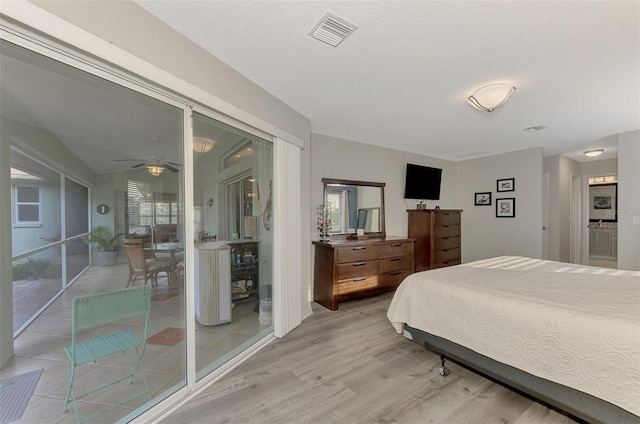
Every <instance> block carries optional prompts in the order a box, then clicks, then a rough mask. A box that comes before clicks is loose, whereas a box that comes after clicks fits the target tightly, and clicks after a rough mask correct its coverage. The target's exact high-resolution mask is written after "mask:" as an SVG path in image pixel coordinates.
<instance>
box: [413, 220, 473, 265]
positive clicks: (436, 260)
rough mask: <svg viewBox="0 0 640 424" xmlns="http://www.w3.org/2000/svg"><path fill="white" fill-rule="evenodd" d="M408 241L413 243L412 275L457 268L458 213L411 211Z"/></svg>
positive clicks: (459, 247) (459, 249)
mask: <svg viewBox="0 0 640 424" xmlns="http://www.w3.org/2000/svg"><path fill="white" fill-rule="evenodd" d="M407 212H408V213H409V237H411V238H413V239H415V262H416V272H418V271H425V270H428V269H434V268H442V267H445V266H451V265H458V264H459V263H460V261H461V254H462V247H461V240H460V239H461V235H462V232H461V228H462V227H461V219H460V218H461V216H462V210H459V209H411V210H408V211H407Z"/></svg>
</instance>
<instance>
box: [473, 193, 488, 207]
mask: <svg viewBox="0 0 640 424" xmlns="http://www.w3.org/2000/svg"><path fill="white" fill-rule="evenodd" d="M473 204H474V205H475V206H491V192H489V191H488V192H484V193H476V194H475V199H474V203H473Z"/></svg>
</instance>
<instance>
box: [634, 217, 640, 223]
mask: <svg viewBox="0 0 640 424" xmlns="http://www.w3.org/2000/svg"><path fill="white" fill-rule="evenodd" d="M633 224H634V225H640V216H634V217H633Z"/></svg>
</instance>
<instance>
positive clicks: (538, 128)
mask: <svg viewBox="0 0 640 424" xmlns="http://www.w3.org/2000/svg"><path fill="white" fill-rule="evenodd" d="M545 128H547V126H546V125H536V126H534V127H529V128H523V129H522V131H524V132H528V133H532V132H536V131H542V130H543V129H545Z"/></svg>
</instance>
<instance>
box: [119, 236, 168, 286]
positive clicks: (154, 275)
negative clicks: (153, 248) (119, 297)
mask: <svg viewBox="0 0 640 424" xmlns="http://www.w3.org/2000/svg"><path fill="white" fill-rule="evenodd" d="M124 249H125V251H126V252H127V259H128V261H129V281H128V282H127V287H129V286H130V285H132V284H135V282H136V280H137V279H138V277H142V279H143V280H144V282H145V284H146V283H147V281H148V280H149V279H150V278H151V284H152V285H153V286H156V285H158V274H159V273H161V272H165V273H166V274H167V279H170V278H171V277H170V275H169V274H170V272H171V263H170V262H168V261H162V260H158V259H155V255H153V252H148V251H146V250H145V249H143V248H142V243H140V242H138V243H124ZM145 252H148V253H145Z"/></svg>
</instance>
